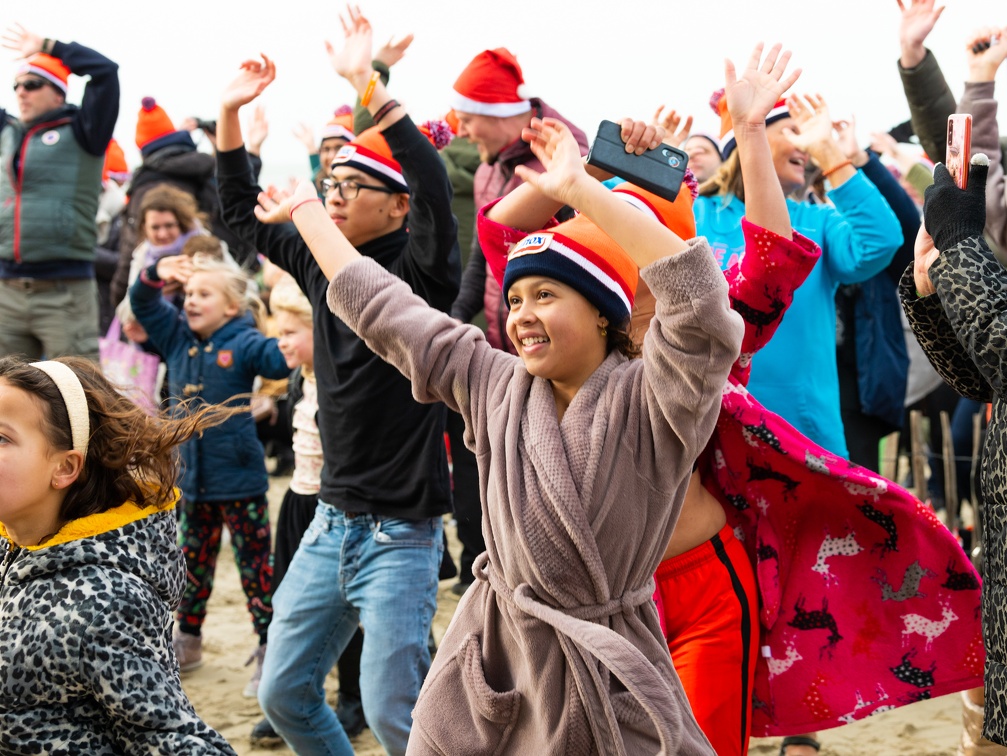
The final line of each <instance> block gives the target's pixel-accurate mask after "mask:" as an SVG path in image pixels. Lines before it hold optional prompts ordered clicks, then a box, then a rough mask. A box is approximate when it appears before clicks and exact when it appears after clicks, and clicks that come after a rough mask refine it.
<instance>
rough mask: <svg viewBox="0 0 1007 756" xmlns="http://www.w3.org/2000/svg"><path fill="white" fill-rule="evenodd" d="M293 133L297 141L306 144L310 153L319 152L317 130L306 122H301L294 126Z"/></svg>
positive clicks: (315, 153)
mask: <svg viewBox="0 0 1007 756" xmlns="http://www.w3.org/2000/svg"><path fill="white" fill-rule="evenodd" d="M293 134H294V136H295V137H297V141H298V142H300V143H301V144H303V145H304V147H305V149H306V150H307V151H308V154H309V155H317V154H318V142H316V141H315V132H313V131H312V130H311V127H310V126H308V124H306V123H299V124H297V125H296V126H294V128H293Z"/></svg>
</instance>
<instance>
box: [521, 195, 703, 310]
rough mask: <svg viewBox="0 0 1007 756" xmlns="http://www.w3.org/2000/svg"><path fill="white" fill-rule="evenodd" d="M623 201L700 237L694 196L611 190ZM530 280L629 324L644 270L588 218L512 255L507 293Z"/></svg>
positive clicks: (532, 237) (528, 240)
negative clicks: (559, 287) (550, 284)
mask: <svg viewBox="0 0 1007 756" xmlns="http://www.w3.org/2000/svg"><path fill="white" fill-rule="evenodd" d="M612 194H613V196H616V197H618V198H619V199H621V200H623V201H624V202H626V203H628V204H629V205H631V206H632V207H634V208H636V209H637V210H639V211H640V212H642V213H644V214H645V215H648V216H650V217H651V218H654V219H655V220H656V221H657V222H658V223H660V224H661V225H663V226H665V227H666V228H668V229H670V230H671V231H673V232H675V233H676V234H677V235H678V236H680V237H681V238H683V239H691V238H693V237H694V236H695V235H696V221H695V219H694V217H693V214H692V200H693V195H692V193H691V192H679V193H678V197H677V198H676V199H675V201H674V202H669V201H668V200H666V199H662V198H661V197H658V196H657V195H656V194H653V193H651V192H648V191H647V190H645V189H641V188H640V187H638V186H636V185H634V184H630V183H624V184H619V186H617V187H616V188H615V189H613V190H612ZM531 275H541V276H547V277H549V278H553V279H556V280H558V281H560V282H562V283H565V284H567V285H568V286H571V287H573V288H574V289H576V290H577V291H578V292H580V293H581V294H582V295H583V296H584V298H585V299H587V300H588V301H589V302H590V303H591V304H593V305H594V306H595V307H597V308H598V311H599V312H600V313H601V314H602V315H603V316H604V317H606V318H607V319H608V321H609V323H611V324H612V325H614V326H618V325H620V324H622V323H624V322H625V321H626V320H628V319H629V316H630V313H631V312H632V310H633V302H634V300H635V298H636V287H637V283H638V282H639V270H638V269H637V266H636V263H635V262H634V261H633V258H631V257H630V256H629V255H628V254H627V253H626V251H625V250H624V249H623V248H622V247H620V246H619V245H618V244H616V242H615V241H614V240H613V239H612V238H611V237H610V236H609V235H608V234H606V233H605V232H604V231H602V230H601V229H599V228H598V227H597V226H596V225H595V224H594V223H593V222H592V221H590V220H589V219H588V218H587V217H586V216H584V215H581V214H578V215H576V216H574V217H573V218H572V219H570V220H568V221H565V222H563V223H560V224H559V225H556V226H553V227H551V228H549V229H546V230H543V231H537V232H535V233H534V234H529V235H528V236H526V237H525V238H524V239H522V240H521V241H520V242H518V243H517V244H516V245H514V247H513V248H512V249H511V251H510V253H509V254H508V256H507V266H506V268H505V269H504V275H503V282H502V290H503V291H504V292H507V291H508V290H509V289H510V287H511V285H512V284H513V283H514V282H515V281H517V280H518V279H519V278H523V277H525V276H531Z"/></svg>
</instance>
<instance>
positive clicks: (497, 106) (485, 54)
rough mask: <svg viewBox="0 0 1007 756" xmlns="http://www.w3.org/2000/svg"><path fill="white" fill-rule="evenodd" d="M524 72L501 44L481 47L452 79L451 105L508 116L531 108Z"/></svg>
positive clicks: (458, 108)
mask: <svg viewBox="0 0 1007 756" xmlns="http://www.w3.org/2000/svg"><path fill="white" fill-rule="evenodd" d="M528 98H529V95H528V91H527V87H526V86H525V83H524V74H523V73H522V72H521V66H520V65H518V62H517V58H515V57H514V55H513V54H512V53H511V52H510V50H508V49H507V48H505V47H498V48H496V49H495V50H483V51H482V52H481V53H479V54H478V55H476V56H475V57H474V58H473V59H472V61H471V62H470V63H469V64H468V65H467V66H466V67H465V70H464V71H462V73H461V76H459V77H458V79H457V80H456V81H455V84H454V92H452V96H451V107H452V108H454V109H455V110H457V111H459V112H461V113H473V114H475V115H487V116H496V117H498V118H506V117H508V116H513V115H518V114H519V113H527V112H528V111H529V110H531V102H530V101H529V99H528Z"/></svg>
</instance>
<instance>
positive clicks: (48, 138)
mask: <svg viewBox="0 0 1007 756" xmlns="http://www.w3.org/2000/svg"><path fill="white" fill-rule="evenodd" d="M58 141H59V132H58V131H47V132H45V133H44V134H43V135H42V144H46V145H49V146H50V147H51V146H52V145H54V144H56V142H58Z"/></svg>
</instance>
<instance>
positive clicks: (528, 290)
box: [507, 275, 608, 392]
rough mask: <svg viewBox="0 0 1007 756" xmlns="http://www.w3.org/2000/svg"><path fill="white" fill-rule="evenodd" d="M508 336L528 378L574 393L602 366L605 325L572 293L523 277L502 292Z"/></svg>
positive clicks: (556, 283)
mask: <svg viewBox="0 0 1007 756" xmlns="http://www.w3.org/2000/svg"><path fill="white" fill-rule="evenodd" d="M507 304H508V307H509V312H508V314H507V336H508V337H509V338H510V340H511V343H513V344H514V346H515V348H516V349H517V353H518V355H519V356H520V357H521V359H522V360H524V364H525V367H526V368H527V369H528V372H529V373H531V374H532V375H534V376H536V377H538V378H545V379H547V380H549V381H551V382H553V384H554V385H556V384H558V385H560V386H562V387H564V388H567V389H572V391H573V392H575V391H576V390H577V389H579V388H580V387H581V386H582V385H583V384H584V381H586V380H587V379H588V378H589V377H590V375H591V373H593V372H594V371H595V370H596V369H597V368H598V366H599V365H601V363H602V362H604V360H605V356H606V350H607V347H606V343H605V337H604V336H602V335H601V329H602V327H604V326H607V325H608V321H607V320H606V319H605V318H604V317H602V316H601V315H600V314H599V313H598V308H597V307H595V306H594V305H592V304H591V303H590V302H589V301H588V300H587V299H585V298H584V296H583V295H582V294H581V293H580V292H578V291H577V290H576V289H574V288H572V287H571V286H568V285H566V284H564V283H561V282H559V281H556V280H555V279H552V278H546V277H545V276H536V275H532V276H525V277H524V278H519V279H518V280H517V281H515V282H514V283H513V284H512V285H511V287H510V289H509V291H508V292H507Z"/></svg>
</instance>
